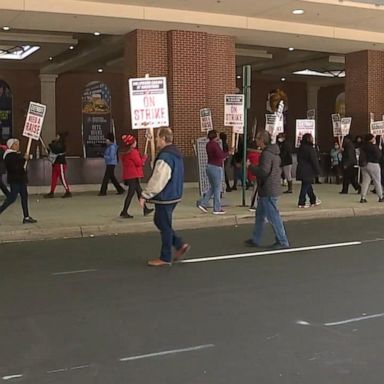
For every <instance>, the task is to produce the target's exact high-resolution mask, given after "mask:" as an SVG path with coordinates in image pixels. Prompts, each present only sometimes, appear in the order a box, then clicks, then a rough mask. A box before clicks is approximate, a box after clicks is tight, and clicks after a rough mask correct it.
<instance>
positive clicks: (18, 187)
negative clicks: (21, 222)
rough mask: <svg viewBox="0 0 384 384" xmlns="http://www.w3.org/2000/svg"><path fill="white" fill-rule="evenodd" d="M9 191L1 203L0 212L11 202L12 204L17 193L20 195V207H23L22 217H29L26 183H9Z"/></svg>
mask: <svg viewBox="0 0 384 384" xmlns="http://www.w3.org/2000/svg"><path fill="white" fill-rule="evenodd" d="M10 187H11V193H10V194H9V195H8V196H7V198H6V199H5V200H4V202H3V204H2V205H1V206H0V214H1V213H3V212H4V211H5V210H6V209H7V208H8V207H9V206H10V205H11V204H13V203H14V202H15V201H16V199H17V195H20V197H21V208H22V209H23V215H24V217H29V212H28V190H27V184H25V183H11V184H10Z"/></svg>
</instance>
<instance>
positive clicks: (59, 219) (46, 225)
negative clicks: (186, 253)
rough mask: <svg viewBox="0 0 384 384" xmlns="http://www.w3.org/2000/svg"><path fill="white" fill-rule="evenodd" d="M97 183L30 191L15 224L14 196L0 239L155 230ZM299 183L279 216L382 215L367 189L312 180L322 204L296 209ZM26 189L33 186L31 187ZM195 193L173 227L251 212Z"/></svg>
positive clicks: (228, 197) (247, 217)
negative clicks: (209, 209) (26, 215)
mask: <svg viewBox="0 0 384 384" xmlns="http://www.w3.org/2000/svg"><path fill="white" fill-rule="evenodd" d="M98 187H99V186H94V187H92V186H88V187H87V188H85V187H80V186H79V189H78V190H85V189H87V190H88V192H77V193H76V192H74V194H73V198H70V199H61V198H60V196H61V195H62V193H61V189H60V188H58V191H57V197H56V198H54V199H44V198H43V197H42V195H41V194H32V195H30V198H29V206H30V213H31V216H32V217H34V218H36V219H37V220H38V223H37V224H24V225H23V224H21V221H22V213H21V207H20V201H19V200H18V201H17V202H16V203H15V204H13V205H12V206H11V207H10V208H8V209H7V210H6V211H5V212H4V213H3V214H2V215H1V216H0V242H11V241H23V240H42V239H55V238H74V237H89V236H100V235H115V234H124V233H137V232H147V231H156V228H155V226H154V225H153V222H152V219H153V217H152V215H150V216H149V217H143V215H142V212H141V209H140V208H139V204H138V201H137V199H136V198H135V199H134V200H133V201H132V204H131V209H130V211H129V212H130V214H132V215H134V218H133V219H122V218H120V217H119V213H120V211H121V208H122V205H123V201H124V198H125V195H115V192H114V191H112V192H110V194H109V195H108V196H105V197H99V196H97V192H96V191H97V190H98ZM299 188H300V186H299V184H296V185H294V193H293V194H284V195H282V196H281V198H280V204H279V205H280V211H281V213H282V216H283V218H284V220H285V221H287V220H300V219H314V218H327V217H328V218H333V217H348V216H366V215H379V214H384V204H380V203H378V202H377V196H376V195H374V194H371V193H370V194H369V195H368V197H367V199H368V203H367V204H360V203H359V200H360V196H358V195H357V194H356V193H355V192H350V194H349V195H340V194H339V193H338V192H339V190H340V188H341V186H339V185H334V184H321V185H315V186H314V189H315V193H316V195H317V196H318V198H319V199H321V201H322V204H321V205H319V206H317V207H314V208H307V209H299V208H297V198H298V192H299ZM74 191H76V188H74ZM31 192H36V191H34V190H33V189H32V188H31ZM197 197H198V188H197V185H195V184H188V185H187V186H186V188H185V192H184V197H183V201H182V202H181V203H180V204H179V205H178V207H177V209H176V211H175V214H174V226H175V228H176V229H188V228H189V229H190V228H202V227H215V226H223V225H239V224H245V223H252V222H253V221H254V213H252V212H249V210H248V207H241V206H240V205H241V191H240V190H238V191H233V192H231V193H226V194H225V197H224V200H225V201H226V202H227V204H228V206H227V207H226V208H225V209H226V211H227V214H226V215H222V216H214V215H212V214H210V213H209V214H204V213H202V212H200V210H198V209H197V208H196V205H195V204H196V199H197ZM249 201H250V192H249V191H247V203H249Z"/></svg>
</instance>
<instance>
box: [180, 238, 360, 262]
mask: <svg viewBox="0 0 384 384" xmlns="http://www.w3.org/2000/svg"><path fill="white" fill-rule="evenodd" d="M361 244H362V242H361V241H350V242H347V243H334V244H323V245H313V246H309V247H299V248H284V249H278V250H274V251H261V252H251V253H237V254H234V255H223V256H212V257H201V258H197V259H185V260H181V261H179V262H178V263H184V264H186V263H203V262H206V261H219V260H231V259H241V258H245V257H254V256H264V255H276V254H279V253H293V252H304V251H313V250H317V249H328V248H340V247H350V246H353V245H361Z"/></svg>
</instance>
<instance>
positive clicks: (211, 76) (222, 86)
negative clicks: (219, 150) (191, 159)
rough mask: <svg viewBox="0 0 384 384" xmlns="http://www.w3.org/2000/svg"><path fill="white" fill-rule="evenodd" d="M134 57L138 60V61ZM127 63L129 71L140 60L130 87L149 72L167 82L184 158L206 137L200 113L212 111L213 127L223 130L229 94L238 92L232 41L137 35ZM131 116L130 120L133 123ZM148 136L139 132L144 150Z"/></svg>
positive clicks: (196, 35)
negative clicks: (202, 128)
mask: <svg viewBox="0 0 384 384" xmlns="http://www.w3.org/2000/svg"><path fill="white" fill-rule="evenodd" d="M130 55H136V56H135V59H134V57H131V56H130ZM125 59H126V66H127V67H128V66H129V65H130V63H131V62H132V60H136V73H133V72H132V71H128V70H127V71H126V72H125V75H124V76H125V82H127V81H128V78H129V77H132V76H134V77H141V76H144V75H145V74H146V73H149V74H150V76H166V77H167V85H168V102H169V110H170V127H171V128H172V129H173V130H174V134H175V142H176V143H177V144H178V145H179V146H180V148H181V150H182V151H183V153H184V155H185V156H192V155H193V148H192V143H191V142H192V140H195V139H196V138H197V137H201V136H202V133H201V132H200V117H199V110H200V109H201V108H204V107H209V108H211V109H212V118H213V124H214V127H215V128H216V129H217V130H218V131H221V130H223V120H224V117H223V116H224V105H223V103H224V94H225V93H232V92H233V91H234V89H235V44H234V40H233V38H231V37H227V36H219V35H211V34H207V33H203V32H188V31H168V32H163V31H147V30H138V31H134V32H132V33H130V34H129V35H127V38H126V45H125ZM127 92H128V90H127ZM128 104H129V103H128ZM128 104H127V105H128ZM127 111H129V109H128V108H126V112H125V121H126V120H127V119H128V121H130V116H129V114H128V112H127ZM227 131H228V129H227ZM143 135H144V131H143V130H140V131H139V146H140V147H141V148H143V146H144V141H145V139H144V136H143Z"/></svg>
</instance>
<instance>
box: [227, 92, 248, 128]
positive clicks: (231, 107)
mask: <svg viewBox="0 0 384 384" xmlns="http://www.w3.org/2000/svg"><path fill="white" fill-rule="evenodd" d="M224 125H225V126H237V125H244V95H225V96H224Z"/></svg>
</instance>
